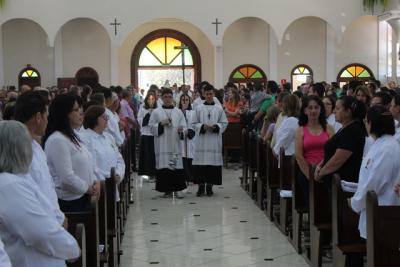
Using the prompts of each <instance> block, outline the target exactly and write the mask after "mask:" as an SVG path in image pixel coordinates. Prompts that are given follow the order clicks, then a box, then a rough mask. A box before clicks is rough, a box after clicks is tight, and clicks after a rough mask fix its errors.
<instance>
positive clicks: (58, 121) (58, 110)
mask: <svg viewBox="0 0 400 267" xmlns="http://www.w3.org/2000/svg"><path fill="white" fill-rule="evenodd" d="M75 102H76V103H78V105H79V106H82V100H81V98H80V97H79V96H77V95H73V94H62V95H58V96H56V97H55V98H54V100H53V102H52V103H51V105H50V107H49V117H48V125H47V129H46V134H45V136H44V139H43V141H44V142H43V143H45V142H46V141H47V139H48V138H49V136H50V135H51V134H52V133H54V132H56V131H59V132H61V133H63V134H64V135H65V136H67V137H68V139H69V140H70V141H71V142H72V143H74V144H75V145H77V146H80V139H79V137H78V136H77V135H76V134H75V132H74V129H72V127H71V125H70V123H69V119H68V114H69V113H71V112H72V110H73V108H74V104H75Z"/></svg>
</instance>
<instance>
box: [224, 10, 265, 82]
mask: <svg viewBox="0 0 400 267" xmlns="http://www.w3.org/2000/svg"><path fill="white" fill-rule="evenodd" d="M268 42H269V25H268V24H267V23H266V22H265V21H263V20H260V19H257V18H243V19H240V20H238V21H236V22H235V23H233V24H232V25H230V26H229V28H228V29H227V30H226V31H225V34H224V37H223V47H222V49H223V62H224V70H223V73H224V74H223V75H224V81H225V83H226V82H227V81H228V80H229V75H230V74H231V72H232V71H233V70H234V69H235V68H236V67H238V66H239V65H242V64H254V65H257V66H258V67H260V68H261V69H262V70H263V71H264V72H265V73H266V75H267V78H268V74H269V66H268V62H269V55H268Z"/></svg>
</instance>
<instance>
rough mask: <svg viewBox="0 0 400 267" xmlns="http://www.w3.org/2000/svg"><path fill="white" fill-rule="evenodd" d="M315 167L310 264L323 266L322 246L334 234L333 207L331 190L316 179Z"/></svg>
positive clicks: (311, 181) (311, 171)
mask: <svg viewBox="0 0 400 267" xmlns="http://www.w3.org/2000/svg"><path fill="white" fill-rule="evenodd" d="M314 171H315V167H314V166H312V167H311V168H310V180H309V192H310V198H309V199H310V200H309V201H310V203H309V204H310V237H311V240H310V241H311V251H310V254H311V255H310V256H311V258H310V265H311V266H312V267H316V266H318V267H321V266H322V247H323V245H326V244H328V242H329V239H330V237H331V235H332V211H331V210H332V208H331V199H330V192H329V191H328V188H327V187H326V185H324V184H323V183H320V182H316V181H314Z"/></svg>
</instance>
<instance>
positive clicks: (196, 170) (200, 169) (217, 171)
mask: <svg viewBox="0 0 400 267" xmlns="http://www.w3.org/2000/svg"><path fill="white" fill-rule="evenodd" d="M193 175H194V182H195V183H196V184H205V183H207V184H215V185H221V184H222V166H211V165H194V166H193Z"/></svg>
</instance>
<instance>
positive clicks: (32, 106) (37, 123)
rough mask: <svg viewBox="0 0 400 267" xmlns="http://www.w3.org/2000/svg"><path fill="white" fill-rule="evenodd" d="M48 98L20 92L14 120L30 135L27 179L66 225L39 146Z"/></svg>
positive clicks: (43, 129)
mask: <svg viewBox="0 0 400 267" xmlns="http://www.w3.org/2000/svg"><path fill="white" fill-rule="evenodd" d="M47 110H48V100H47V99H45V98H44V97H43V96H42V95H41V94H40V92H37V91H29V92H26V93H24V94H22V95H21V96H20V97H19V98H18V99H17V102H16V104H15V120H18V121H20V122H22V123H24V124H25V126H26V127H27V129H28V131H29V133H30V135H31V137H32V150H33V158H32V163H31V166H30V169H29V175H27V176H26V177H27V178H28V179H33V180H34V181H35V182H36V184H37V185H38V187H39V188H40V190H41V191H42V193H43V195H44V196H46V198H47V201H49V202H50V204H51V206H52V207H53V212H54V215H55V217H56V219H57V221H58V222H59V223H60V224H64V225H66V221H65V216H64V214H63V213H62V212H61V210H60V207H59V205H58V198H57V194H56V191H55V185H54V181H53V179H52V177H51V175H50V171H49V167H48V165H47V158H46V154H45V153H44V151H43V149H42V147H41V145H40V144H41V139H42V137H43V135H44V134H45V131H46V127H47V116H48V111H47Z"/></svg>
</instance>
